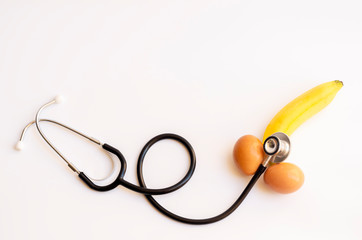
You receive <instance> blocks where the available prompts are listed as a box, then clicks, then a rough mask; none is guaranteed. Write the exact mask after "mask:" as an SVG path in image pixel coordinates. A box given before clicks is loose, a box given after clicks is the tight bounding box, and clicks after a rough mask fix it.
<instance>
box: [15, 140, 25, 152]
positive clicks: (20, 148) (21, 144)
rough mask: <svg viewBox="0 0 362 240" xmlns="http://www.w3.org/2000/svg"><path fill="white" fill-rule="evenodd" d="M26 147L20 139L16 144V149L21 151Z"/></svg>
mask: <svg viewBox="0 0 362 240" xmlns="http://www.w3.org/2000/svg"><path fill="white" fill-rule="evenodd" d="M23 148H24V143H23V142H22V141H19V142H17V143H16V145H15V149H16V150H18V151H21V150H22V149H23Z"/></svg>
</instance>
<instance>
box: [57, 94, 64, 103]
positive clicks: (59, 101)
mask: <svg viewBox="0 0 362 240" xmlns="http://www.w3.org/2000/svg"><path fill="white" fill-rule="evenodd" d="M54 100H55V102H56V103H62V102H64V100H65V99H64V97H63V96H62V95H58V96H56V97H55V98H54Z"/></svg>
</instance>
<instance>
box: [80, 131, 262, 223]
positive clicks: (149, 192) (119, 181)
mask: <svg viewBox="0 0 362 240" xmlns="http://www.w3.org/2000/svg"><path fill="white" fill-rule="evenodd" d="M164 139H172V140H175V141H177V142H179V143H180V144H182V145H183V146H184V147H185V148H186V149H187V151H188V153H189V156H190V165H189V169H188V171H187V173H186V175H185V176H184V177H183V178H182V179H181V180H180V181H179V182H177V183H176V184H174V185H172V186H170V187H166V188H161V189H150V188H147V186H146V183H145V180H144V177H143V162H144V159H145V157H146V154H147V152H148V150H149V149H150V148H151V147H152V145H154V144H155V143H157V142H158V141H161V140H164ZM102 147H103V148H104V149H105V150H107V151H109V152H111V153H113V154H114V155H116V156H117V157H118V159H119V160H120V162H121V169H120V172H119V174H118V176H117V178H116V179H115V180H114V181H113V182H112V183H110V184H108V185H106V186H98V185H96V184H94V183H93V182H92V180H90V179H89V178H88V177H87V176H86V175H85V174H84V173H83V172H80V173H79V175H78V176H79V177H80V178H81V179H82V180H83V181H84V182H85V183H86V184H87V185H88V186H89V187H90V188H92V189H94V190H96V191H109V190H112V189H114V188H116V187H117V186H118V185H122V186H124V187H126V188H128V189H130V190H132V191H135V192H138V193H141V194H144V196H145V197H146V199H147V200H148V201H149V202H150V203H151V204H152V205H153V206H154V207H155V208H156V209H157V210H158V211H159V212H161V213H162V214H164V215H165V216H167V217H169V218H172V219H174V220H176V221H179V222H182V223H187V224H199V225H200V224H209V223H214V222H217V221H219V220H221V219H223V218H225V217H227V216H229V215H230V214H231V213H232V212H233V211H235V209H236V208H238V206H239V205H240V204H241V203H242V201H243V200H244V199H245V197H246V196H247V195H248V193H249V192H250V190H251V189H252V187H253V186H254V184H255V183H256V182H257V180H258V179H259V177H260V176H261V175H262V174H263V173H264V171H265V170H266V167H264V166H263V165H260V166H259V168H258V169H257V171H256V172H255V174H254V175H253V177H252V178H251V180H250V182H249V183H248V185H247V186H246V187H245V189H244V191H243V192H242V193H241V194H240V196H239V197H238V198H237V200H236V201H235V202H234V203H233V204H232V205H231V206H230V207H229V208H228V209H226V210H225V211H224V212H222V213H221V214H219V215H216V216H214V217H210V218H205V219H191V218H185V217H182V216H179V215H177V214H175V213H172V212H171V211H169V210H167V209H166V208H164V207H163V206H162V205H161V204H160V203H158V202H157V201H156V199H155V198H154V197H153V195H162V194H167V193H171V192H173V191H176V190H177V189H179V188H181V187H182V186H184V185H185V184H186V183H187V182H188V181H189V180H190V178H191V177H192V175H193V173H194V171H195V167H196V156H195V152H194V149H193V148H192V146H191V144H190V143H189V142H188V141H187V140H186V139H184V138H183V137H181V136H179V135H176V134H173V133H165V134H160V135H158V136H156V137H154V138H152V139H151V140H150V141H148V142H147V143H146V145H145V146H144V147H143V149H142V150H141V152H140V155H139V157H138V162H137V178H138V183H139V186H137V185H134V184H132V183H130V182H128V181H126V180H125V179H124V176H125V173H126V169H127V163H126V160H125V158H124V157H123V155H122V153H121V152H120V151H119V150H118V149H116V148H114V147H112V146H110V145H108V144H103V145H102Z"/></svg>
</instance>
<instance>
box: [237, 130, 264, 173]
mask: <svg viewBox="0 0 362 240" xmlns="http://www.w3.org/2000/svg"><path fill="white" fill-rule="evenodd" d="M233 155H234V161H235V163H236V165H237V166H238V168H239V169H240V170H241V171H242V172H243V173H244V174H246V175H253V174H254V173H255V172H256V170H257V168H258V167H259V165H260V164H261V162H262V161H263V155H264V151H263V144H262V143H261V141H260V140H259V139H258V138H257V137H255V136H253V135H245V136H242V137H241V138H239V140H238V141H237V142H236V143H235V146H234V151H233Z"/></svg>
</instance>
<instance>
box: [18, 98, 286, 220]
mask: <svg viewBox="0 0 362 240" xmlns="http://www.w3.org/2000/svg"><path fill="white" fill-rule="evenodd" d="M60 102H62V98H61V97H60V96H58V97H56V98H55V99H53V100H52V101H50V102H48V103H46V104H44V105H43V106H42V107H40V109H39V110H38V111H37V113H36V116H35V120H34V121H32V122H30V123H29V124H27V125H26V127H25V128H24V129H23V131H22V133H21V137H20V140H19V142H18V143H17V145H16V149H18V150H21V149H22V148H23V140H24V136H25V133H26V131H27V129H28V128H29V127H30V126H32V125H33V124H35V126H36V128H37V130H38V132H39V134H40V135H41V137H42V138H43V139H44V140H45V142H46V143H47V144H48V145H49V146H50V147H51V148H52V149H53V150H54V151H55V152H56V153H57V154H58V156H59V157H61V158H62V159H63V160H64V161H65V162H66V163H67V165H68V166H69V167H70V168H71V169H72V170H73V171H74V172H76V173H77V174H78V176H79V178H80V179H81V180H82V181H83V182H84V183H85V184H86V185H87V186H88V187H90V188H91V189H93V190H96V191H101V192H104V191H109V190H112V189H114V188H116V187H117V186H119V185H122V186H124V187H126V188H128V189H130V190H132V191H135V192H138V193H141V194H144V196H145V197H146V199H147V200H148V201H149V202H150V203H151V204H152V205H153V206H154V207H155V208H156V209H157V210H158V211H159V212H161V213H162V214H164V215H165V216H167V217H169V218H172V219H174V220H176V221H179V222H182V223H187V224H210V223H214V222H217V221H220V220H222V219H224V218H225V217H227V216H229V215H230V214H231V213H232V212H234V211H235V209H237V208H238V206H239V205H240V204H241V203H242V202H243V200H244V199H245V198H246V196H247V195H248V193H249V192H250V190H251V189H252V188H253V186H254V185H255V183H256V182H257V180H258V179H259V177H260V176H261V175H262V174H263V173H264V171H265V170H266V169H267V167H268V165H269V163H272V162H281V161H283V160H284V159H285V158H286V157H287V156H288V154H289V149H290V142H289V138H288V136H286V135H285V134H283V133H276V134H273V135H272V136H270V137H269V138H267V139H266V140H265V142H264V151H265V155H266V157H265V159H264V161H263V163H262V164H260V165H259V167H258V169H257V171H256V172H255V174H254V175H253V177H252V178H251V180H250V181H249V183H248V184H247V186H246V187H245V189H244V190H243V192H242V193H241V194H240V196H239V197H238V198H237V199H236V201H235V202H234V203H233V204H232V205H231V206H230V207H229V208H228V209H226V210H225V211H224V212H222V213H221V214H219V215H216V216H214V217H210V218H204V219H191V218H186V217H182V216H179V215H177V214H175V213H172V212H171V211H169V210H167V209H166V208H164V207H163V206H162V205H161V204H160V203H159V202H157V200H156V199H155V198H154V197H153V195H163V194H167V193H171V192H174V191H176V190H178V189H179V188H181V187H182V186H184V185H185V184H186V183H187V182H188V181H189V180H190V178H191V177H192V175H193V173H194V171H195V167H196V155H195V151H194V149H193V147H192V146H191V144H190V143H189V142H188V141H187V140H186V139H185V138H183V137H181V136H179V135H177V134H173V133H165V134H160V135H157V136H155V137H154V138H152V139H151V140H149V141H148V142H147V143H146V145H145V146H144V147H143V148H142V150H141V152H140V154H139V157H138V161H137V179H138V183H139V186H137V185H135V184H132V183H130V182H128V181H126V180H125V179H124V176H125V173H126V170H127V162H126V160H125V158H124V156H123V155H122V153H121V152H120V151H119V150H118V149H116V148H114V147H112V146H111V145H109V144H106V143H104V144H102V143H101V142H100V141H98V140H97V139H94V138H92V137H89V136H87V135H85V134H83V133H81V132H79V131H77V130H75V129H73V128H71V127H69V126H66V125H65V124H62V123H59V122H57V121H54V120H50V119H41V118H40V113H41V112H42V110H43V109H44V108H46V107H48V106H50V105H52V104H54V103H60ZM42 121H45V122H50V123H53V124H55V125H58V126H60V127H63V128H66V129H68V130H70V131H72V132H74V133H76V134H78V135H80V136H81V137H84V138H86V139H88V140H89V141H91V142H93V143H95V144H97V145H99V146H101V147H102V148H103V149H104V150H106V151H108V152H110V153H112V154H114V155H115V156H117V158H118V159H119V161H120V170H119V173H118V175H117V177H116V178H115V180H114V181H113V182H111V183H109V184H107V185H99V184H97V183H96V182H97V181H96V180H94V179H91V178H90V177H88V176H87V175H86V174H85V173H84V172H82V171H80V170H78V169H77V168H76V166H74V165H73V164H72V163H71V162H70V161H68V160H67V159H66V158H65V156H64V155H63V154H62V153H61V152H60V151H59V150H58V149H57V148H56V147H55V146H54V145H53V144H52V143H51V142H50V141H49V139H48V138H47V137H46V136H45V134H44V132H43V131H42V130H41V128H40V122H42ZM165 139H171V140H175V141H177V142H178V143H180V144H181V145H183V146H184V147H185V148H186V150H187V152H188V154H189V157H190V164H189V169H188V171H187V172H186V174H185V176H184V177H183V178H182V179H181V180H180V181H179V182H177V183H176V184H174V185H172V186H169V187H166V188H160V189H151V188H148V187H147V185H146V183H145V180H144V177H143V163H144V159H145V157H146V154H147V152H148V151H149V149H150V148H151V147H152V146H153V145H154V144H155V143H157V142H159V141H162V140H165Z"/></svg>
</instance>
